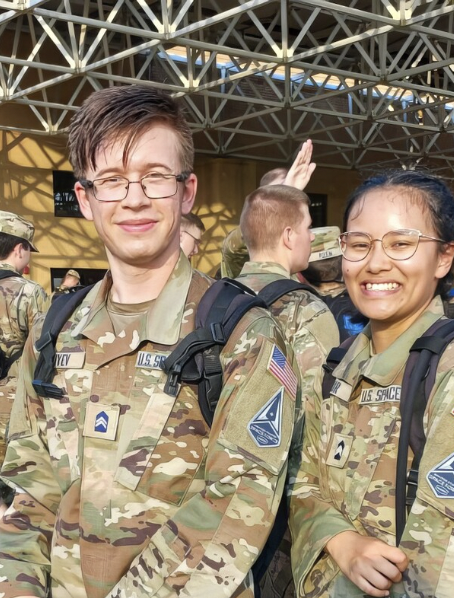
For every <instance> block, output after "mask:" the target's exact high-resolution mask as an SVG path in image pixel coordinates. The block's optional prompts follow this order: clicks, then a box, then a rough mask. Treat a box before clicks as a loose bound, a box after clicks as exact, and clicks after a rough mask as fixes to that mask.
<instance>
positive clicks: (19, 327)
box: [0, 211, 48, 504]
mask: <svg viewBox="0 0 454 598" xmlns="http://www.w3.org/2000/svg"><path fill="white" fill-rule="evenodd" d="M34 233H35V228H34V226H33V224H32V223H31V222H28V221H27V220H25V219H24V218H22V217H21V216H18V215H17V214H13V213H12V212H4V211H0V465H1V464H2V463H3V459H4V456H5V450H6V429H7V426H8V422H9V418H10V413H11V407H12V404H13V401H14V397H15V394H16V384H17V375H18V371H19V358H20V356H21V354H22V350H23V348H24V344H25V341H26V340H27V336H28V333H29V331H30V329H31V327H32V325H33V324H34V322H35V321H36V319H37V318H38V316H39V315H40V314H42V313H43V312H45V311H46V309H47V307H48V297H47V295H46V292H45V291H44V289H43V288H42V287H41V286H40V285H39V284H38V283H36V282H33V281H31V280H27V279H26V278H23V276H22V274H23V272H24V270H25V268H26V266H27V265H28V263H29V261H30V254H31V252H37V251H38V250H37V249H36V247H35V246H34V245H33V236H34ZM7 490H8V489H7V487H5V485H4V484H3V483H1V484H0V491H1V492H2V495H3V498H5V499H6V496H7V495H8V494H9V493H8V491H7ZM0 504H1V502H0Z"/></svg>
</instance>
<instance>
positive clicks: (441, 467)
mask: <svg viewBox="0 0 454 598" xmlns="http://www.w3.org/2000/svg"><path fill="white" fill-rule="evenodd" d="M427 482H428V484H429V486H430V487H431V489H432V492H433V493H434V494H435V496H436V497H438V498H454V453H451V454H450V455H449V457H447V458H446V459H444V460H443V461H442V462H441V463H439V464H438V465H436V466H435V467H434V468H433V469H431V470H430V471H429V473H428V474H427Z"/></svg>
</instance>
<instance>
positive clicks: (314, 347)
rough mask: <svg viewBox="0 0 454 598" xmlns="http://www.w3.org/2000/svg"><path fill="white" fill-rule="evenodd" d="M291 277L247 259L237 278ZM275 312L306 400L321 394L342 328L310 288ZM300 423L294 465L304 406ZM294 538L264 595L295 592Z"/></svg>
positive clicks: (255, 281)
mask: <svg viewBox="0 0 454 598" xmlns="http://www.w3.org/2000/svg"><path fill="white" fill-rule="evenodd" d="M286 278H287V279H288V278H289V274H288V272H287V270H285V268H283V267H282V266H281V265H279V264H277V263H272V262H247V263H246V264H245V265H244V267H243V269H242V271H241V275H240V276H239V277H238V279H237V280H239V281H240V282H242V283H243V284H245V285H246V286H248V287H250V288H251V289H253V290H254V291H255V292H259V291H260V290H261V289H263V287H265V286H266V285H268V284H269V283H271V282H273V281H275V280H279V279H282V280H283V279H286ZM271 313H272V314H273V316H274V317H275V318H276V319H277V321H278V322H279V324H280V325H281V327H282V331H283V332H284V335H285V338H286V340H287V342H288V343H289V344H290V345H291V347H292V349H293V351H294V354H295V357H296V360H297V363H298V367H299V370H300V374H301V394H302V401H303V403H304V401H305V400H306V398H307V397H308V396H312V394H313V393H314V392H319V393H321V372H322V367H321V366H322V364H323V363H324V362H325V359H326V356H327V354H328V352H329V351H330V350H331V348H332V347H335V346H337V345H338V343H339V331H338V328H337V324H336V322H335V320H334V318H333V315H332V314H331V312H330V311H329V309H328V308H327V307H326V304H325V303H323V301H321V300H320V299H318V298H317V297H316V296H315V295H312V294H311V293H310V292H308V291H302V290H301V291H292V292H291V293H288V294H287V295H284V296H283V297H281V298H280V299H278V300H277V301H276V302H275V303H274V304H273V305H272V306H271ZM297 422H298V423H297V425H295V430H294V436H293V440H292V446H291V451H290V460H291V461H292V462H293V465H292V468H293V469H295V468H297V464H299V461H300V458H301V440H302V434H303V430H302V428H303V409H302V408H301V405H300V406H299V408H298V414H297ZM289 546H290V538H289V537H287V535H286V536H285V537H284V540H283V542H282V544H281V547H280V550H279V551H278V552H277V553H276V555H275V557H274V559H273V562H272V563H271V564H270V567H269V569H268V571H267V574H266V576H265V578H264V581H263V584H262V586H263V587H262V597H263V598H268V597H270V596H282V595H283V593H285V596H291V595H293V594H292V592H293V587H292V584H291V578H292V574H291V569H290V549H289Z"/></svg>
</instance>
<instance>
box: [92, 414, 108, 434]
mask: <svg viewBox="0 0 454 598" xmlns="http://www.w3.org/2000/svg"><path fill="white" fill-rule="evenodd" d="M108 427H109V416H108V415H107V413H106V412H105V411H100V412H99V413H98V415H97V416H96V419H95V432H107V428H108Z"/></svg>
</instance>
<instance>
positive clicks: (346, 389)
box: [330, 378, 352, 402]
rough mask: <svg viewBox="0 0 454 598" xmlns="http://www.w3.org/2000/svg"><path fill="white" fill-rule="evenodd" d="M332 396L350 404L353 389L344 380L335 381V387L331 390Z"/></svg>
mask: <svg viewBox="0 0 454 598" xmlns="http://www.w3.org/2000/svg"><path fill="white" fill-rule="evenodd" d="M330 394H332V395H333V396H334V397H337V398H338V399H340V400H341V401H344V402H348V400H349V399H350V395H351V394H352V387H351V386H350V384H347V382H344V381H343V380H338V379H337V378H336V380H335V381H334V384H333V387H332V389H331V390H330Z"/></svg>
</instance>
